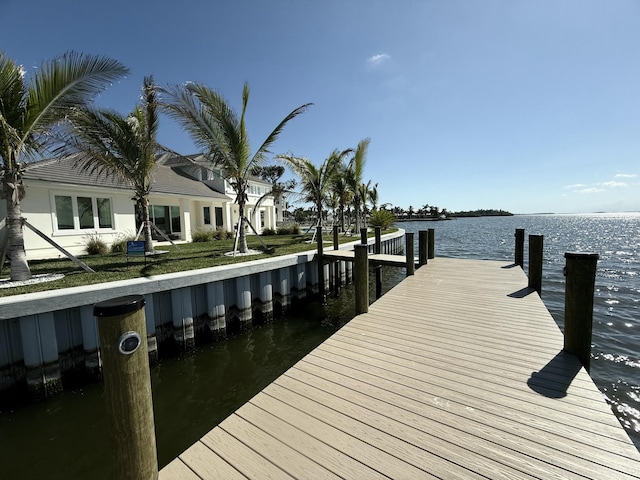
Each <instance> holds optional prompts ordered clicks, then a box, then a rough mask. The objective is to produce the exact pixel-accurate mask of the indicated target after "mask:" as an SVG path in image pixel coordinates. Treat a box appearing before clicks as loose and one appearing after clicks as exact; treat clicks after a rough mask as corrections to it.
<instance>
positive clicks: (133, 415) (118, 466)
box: [93, 295, 158, 480]
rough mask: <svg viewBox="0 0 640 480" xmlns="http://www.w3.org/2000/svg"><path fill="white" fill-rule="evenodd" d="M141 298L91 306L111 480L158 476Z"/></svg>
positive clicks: (138, 479)
mask: <svg viewBox="0 0 640 480" xmlns="http://www.w3.org/2000/svg"><path fill="white" fill-rule="evenodd" d="M144 304H145V300H144V297H143V296H142V295H129V296H125V297H119V298H115V299H112V300H107V301H104V302H100V303H97V304H96V305H94V308H93V314H94V316H96V317H97V318H98V330H99V334H100V350H101V355H102V365H103V377H104V390H105V400H106V404H107V405H106V406H107V414H108V423H109V429H110V433H111V441H112V447H113V450H112V451H113V463H114V465H115V478H117V479H118V480H151V479H153V480H155V479H157V478H158V460H157V454H156V437H155V429H154V423H153V402H152V398H151V377H150V372H149V360H148V352H147V342H146V338H147V333H146V326H145V314H144V308H143V307H144Z"/></svg>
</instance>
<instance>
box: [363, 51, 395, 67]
mask: <svg viewBox="0 0 640 480" xmlns="http://www.w3.org/2000/svg"><path fill="white" fill-rule="evenodd" d="M390 58H391V56H390V55H388V54H386V53H379V54H378V55H374V56H373V57H369V58H368V59H367V62H368V63H369V64H370V65H380V64H381V63H382V62H386V61H387V60H389V59H390Z"/></svg>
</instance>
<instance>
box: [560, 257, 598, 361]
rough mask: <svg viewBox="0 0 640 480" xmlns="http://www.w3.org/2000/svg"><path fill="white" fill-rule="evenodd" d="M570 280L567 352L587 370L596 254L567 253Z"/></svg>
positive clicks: (567, 288) (566, 306) (566, 310)
mask: <svg viewBox="0 0 640 480" xmlns="http://www.w3.org/2000/svg"><path fill="white" fill-rule="evenodd" d="M564 258H565V260H566V266H565V270H564V273H565V275H566V277H567V283H566V286H565V296H564V349H565V350H566V351H567V352H569V353H573V354H574V355H575V356H577V357H578V359H579V360H580V362H582V365H583V366H584V368H585V369H586V370H587V372H588V371H589V369H590V364H591V332H592V329H593V294H594V289H595V281H596V267H597V263H598V254H597V253H565V254H564Z"/></svg>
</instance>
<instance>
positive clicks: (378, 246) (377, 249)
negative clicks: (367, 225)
mask: <svg viewBox="0 0 640 480" xmlns="http://www.w3.org/2000/svg"><path fill="white" fill-rule="evenodd" d="M373 232H374V235H375V240H376V241H375V243H374V247H373V253H382V229H381V228H380V227H373ZM375 270H376V300H377V299H378V298H380V297H381V296H382V265H378V266H376V267H375Z"/></svg>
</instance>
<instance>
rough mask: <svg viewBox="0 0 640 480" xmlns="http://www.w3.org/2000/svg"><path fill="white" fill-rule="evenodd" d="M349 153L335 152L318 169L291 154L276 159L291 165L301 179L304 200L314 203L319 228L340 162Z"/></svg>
mask: <svg viewBox="0 0 640 480" xmlns="http://www.w3.org/2000/svg"><path fill="white" fill-rule="evenodd" d="M348 152H349V151H347V150H345V151H343V152H340V151H338V150H334V151H333V152H331V154H330V155H329V156H328V157H327V158H326V159H325V160H324V162H322V164H321V165H320V166H319V167H316V166H315V165H314V164H313V162H311V160H309V159H306V158H302V157H296V156H294V155H291V154H284V155H278V156H277V157H276V158H278V159H279V160H282V161H284V162H285V163H286V164H287V165H289V167H291V169H292V170H293V173H294V174H296V175H297V176H298V178H299V179H300V185H301V187H302V194H303V200H304V201H306V202H310V203H312V204H313V205H314V207H315V209H316V225H317V226H321V225H322V212H323V211H324V204H325V200H326V198H327V196H328V195H329V193H330V192H331V188H332V186H333V182H334V176H335V174H336V173H337V172H338V170H339V168H340V162H341V160H342V158H343V157H344V156H345V155H346V154H347V153H348Z"/></svg>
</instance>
